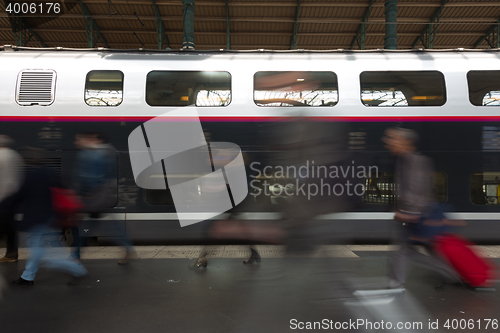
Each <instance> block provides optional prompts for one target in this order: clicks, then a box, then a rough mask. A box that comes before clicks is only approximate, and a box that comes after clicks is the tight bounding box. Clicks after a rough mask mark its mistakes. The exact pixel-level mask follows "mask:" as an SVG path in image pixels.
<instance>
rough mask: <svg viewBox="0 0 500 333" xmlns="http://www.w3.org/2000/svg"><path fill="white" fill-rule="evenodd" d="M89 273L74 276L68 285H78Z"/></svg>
mask: <svg viewBox="0 0 500 333" xmlns="http://www.w3.org/2000/svg"><path fill="white" fill-rule="evenodd" d="M87 276H88V274H85V275H82V276H74V277H73V279H72V280H70V281H69V282H68V283H66V285H68V286H76V285H79V284H80V282H82V280H83V279H84V278H85V277H87Z"/></svg>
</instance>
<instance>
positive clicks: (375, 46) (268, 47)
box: [0, 40, 472, 50]
mask: <svg viewBox="0 0 500 333" xmlns="http://www.w3.org/2000/svg"><path fill="white" fill-rule="evenodd" d="M33 43H35V42H34V41H33ZM4 44H11V42H10V41H2V40H0V45H4ZM45 44H47V45H49V47H56V46H61V47H85V46H86V45H87V43H86V42H72V41H45ZM65 45H69V46H65ZM109 45H110V47H111V48H124V47H125V48H130V49H139V48H144V47H146V48H148V49H152V50H155V49H157V46H158V45H157V44H156V43H145V46H143V45H142V44H140V43H139V42H136V43H122V42H116V43H109ZM224 46H225V45H224V44H197V46H196V47H197V49H198V50H200V49H211V50H219V49H224ZM349 46H350V45H347V44H346V45H335V46H332V45H301V48H303V49H305V50H315V49H316V50H318V49H321V50H336V49H344V50H348V49H349ZM383 46H384V45H383V43H380V44H368V45H365V47H366V49H383ZM172 48H173V49H174V50H175V49H180V48H181V45H180V44H177V45H172ZM232 48H233V50H238V49H253V50H256V49H266V50H271V49H274V50H280V49H281V50H288V48H289V45H288V44H281V45H276V44H272V45H271V44H269V45H249V44H233V45H232ZM398 48H399V49H411V45H409V44H407V45H398ZM439 48H440V49H457V48H458V47H457V46H456V45H440V46H439ZM464 48H469V49H470V48H472V45H469V46H467V45H464Z"/></svg>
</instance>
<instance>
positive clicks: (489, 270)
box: [434, 234, 495, 287]
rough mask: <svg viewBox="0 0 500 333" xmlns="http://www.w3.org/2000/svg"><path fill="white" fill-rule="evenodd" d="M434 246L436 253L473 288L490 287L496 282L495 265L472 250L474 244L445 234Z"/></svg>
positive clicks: (436, 240)
mask: <svg viewBox="0 0 500 333" xmlns="http://www.w3.org/2000/svg"><path fill="white" fill-rule="evenodd" d="M434 245H435V249H436V251H437V252H438V253H439V254H440V255H441V256H442V257H444V258H445V259H446V260H447V261H448V262H449V263H450V265H451V266H452V267H453V268H454V269H455V270H456V271H457V273H458V274H459V275H460V276H461V277H462V279H463V280H464V281H465V282H466V283H467V284H468V285H470V286H471V287H490V286H491V284H492V283H493V282H494V281H493V279H494V277H495V276H494V275H495V268H494V265H493V264H491V263H490V262H489V261H488V260H486V259H485V258H480V257H479V256H478V255H477V254H476V253H474V251H473V250H472V248H471V246H472V245H474V244H473V243H471V242H469V241H468V240H466V239H465V238H462V237H460V236H456V235H452V234H443V235H440V236H437V237H436V239H435V243H434Z"/></svg>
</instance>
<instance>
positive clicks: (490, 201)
mask: <svg viewBox="0 0 500 333" xmlns="http://www.w3.org/2000/svg"><path fill="white" fill-rule="evenodd" d="M470 199H471V201H472V203H474V204H476V205H498V204H500V172H476V173H474V174H473V175H472V177H471V179H470Z"/></svg>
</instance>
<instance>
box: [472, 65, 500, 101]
mask: <svg viewBox="0 0 500 333" xmlns="http://www.w3.org/2000/svg"><path fill="white" fill-rule="evenodd" d="M467 82H468V83H469V101H470V102H471V103H472V105H476V106H500V71H470V72H468V73H467Z"/></svg>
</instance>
